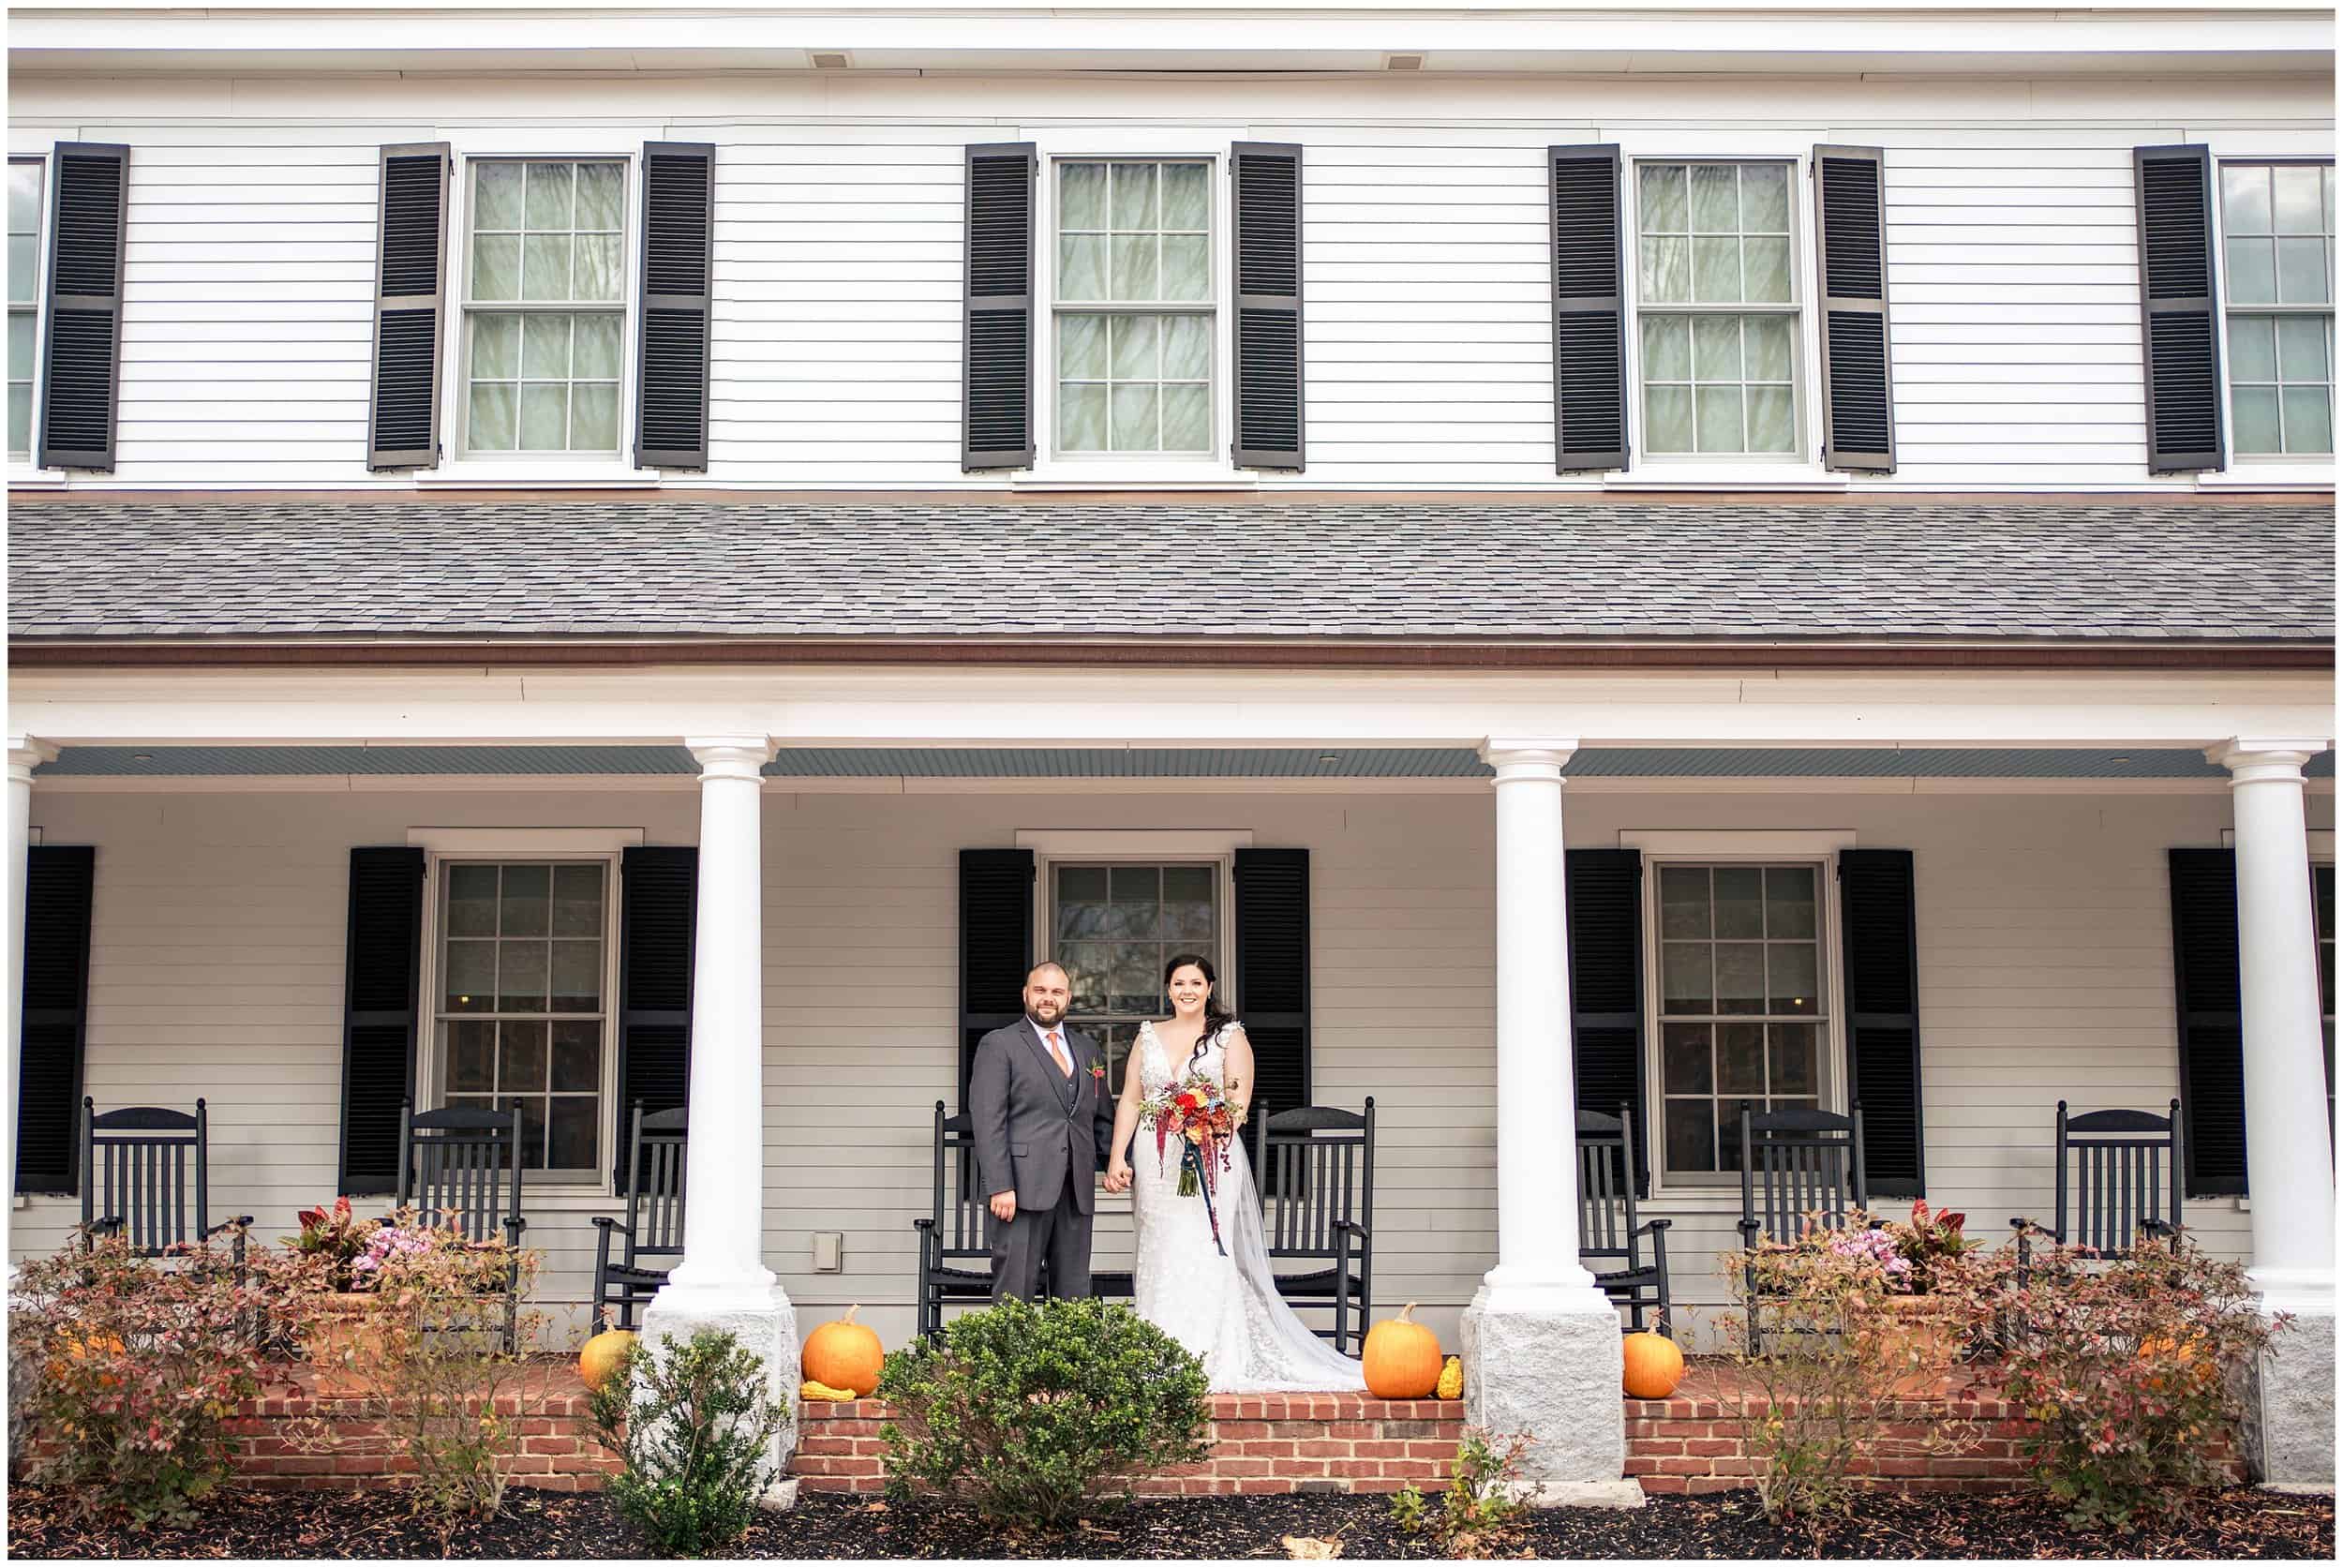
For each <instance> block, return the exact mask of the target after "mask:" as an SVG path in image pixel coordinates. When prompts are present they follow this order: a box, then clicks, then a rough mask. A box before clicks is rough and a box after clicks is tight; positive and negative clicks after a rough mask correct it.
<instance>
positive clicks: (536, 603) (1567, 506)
mask: <svg viewBox="0 0 2343 1568" xmlns="http://www.w3.org/2000/svg"><path fill="white" fill-rule="evenodd" d="M18 501H19V503H18V504H17V505H16V506H15V507H14V508H13V514H12V515H11V517H10V520H9V535H10V546H11V547H10V550H9V568H8V579H9V601H8V624H9V632H10V635H11V636H12V637H13V638H14V639H16V640H17V641H18V642H19V643H20V644H52V645H63V644H72V643H93V642H144V641H149V640H153V639H179V640H182V641H187V640H193V641H210V642H224V641H230V640H233V641H238V642H246V641H251V640H267V641H287V642H291V641H300V642H316V641H320V640H357V639H366V640H373V641H384V640H389V641H397V642H407V641H410V640H414V641H439V642H445V641H454V640H474V641H484V640H485V641H489V642H500V641H513V642H530V643H550V642H565V641H566V642H575V641H581V640H589V639H598V638H630V639H644V638H652V639H676V640H685V639H692V640H698V639H727V638H740V639H745V638H760V637H761V638H807V639H836V640H838V641H839V642H840V643H841V644H843V645H848V646H858V645H866V644H871V643H874V642H879V641H884V640H888V639H897V640H921V641H926V642H930V643H933V642H946V643H954V644H974V643H977V642H985V641H994V640H1009V641H1031V642H1040V641H1044V640H1052V639H1055V640H1063V639H1073V640H1077V641H1081V642H1084V643H1097V642H1105V641H1111V640H1114V641H1127V640H1139V641H1142V642H1145V641H1154V642H1164V641H1171V640H1191V639H1203V640H1217V639H1246V640H1249V641H1254V642H1258V643H1268V644H1272V645H1276V644H1295V643H1307V642H1313V641H1320V642H1322V641H1346V640H1349V641H1366V642H1369V643H1399V642H1409V643H1425V642H1443V643H1455V642H1469V641H1508V642H1530V643H1558V644H1569V643H1578V642H1586V643H1594V642H1609V643H1618V642H1626V643H1635V642H1694V643H1699V642H1718V643H1740V642H1749V641H1765V642H1768V643H1776V644H1780V643H1828V642H1834V641H1835V642H1849V643H1873V644H1875V643H1880V642H1903V641H1919V642H1939V641H1972V642H1974V641H1985V642H2009V643H2039V642H2044V641H2051V642H2064V643H2075V642H2093V643H2105V642H2117V641H2120V642H2131V643H2142V642H2144V643H2154V644H2164V645H2171V644H2200V645H2201V644H2208V643H2227V644H2238V643H2249V644H2262V645H2283V644H2292V645H2297V646H2305V645H2309V646H2318V645H2326V644H2330V643H2331V642H2332V639H2333V632H2334V621H2335V571H2334V555H2333V551H2334V537H2335V512H2334V508H2333V505H2332V503H2330V502H2325V501H2319V502H2313V503H2298V502H2294V501H2285V502H2278V501H2272V500H2256V501H2251V502H2244V501H2237V500H2225V501H2217V502H2207V501H2184V502H2174V501H2160V500H2128V501H2104V502H2100V501H2074V500H2063V501H2057V502H2046V501H2043V500H2031V499H2023V498H2017V497H2011V498H2007V499H2000V498H1971V499H1966V500H1943V499H1937V500H1918V501H1907V500H1869V499H1865V500H1827V501H1822V502H1812V501H1798V502H1780V501H1767V502H1756V501H1749V502H1742V501H1718V500H1706V501H1700V502H1697V503H1690V502H1683V503H1679V502H1670V501H1666V500H1643V499H1638V500H1609V499H1597V500H1567V499H1564V500H1522V499H1520V498H1516V497H1493V498H1487V499H1481V500H1476V499H1473V498H1470V497H1462V498H1441V499H1440V500H1423V501H1403V500H1356V501H1352V500H1339V499H1307V500H1285V499H1276V500H1252V501H1247V500H1216V499H1197V500H1130V501H1097V500H1082V501H1079V502H1075V501H1065V500H1025V499H1022V498H1021V499H1017V500H1007V501H1003V500H976V499H971V500H937V499H933V498H929V499H919V500H905V501H901V502H896V501H888V502H885V503H879V502H873V501H866V500H855V501H829V500H806V499H784V500H756V499H731V498H714V499H680V500H679V499H667V498H660V499H643V500H629V499H621V498H610V497H596V498H593V499H587V500H555V499H548V498H545V497H544V496H542V495H530V496H525V497H521V498H519V499H510V498H498V499H480V498H467V499H447V498H442V497H438V496H424V497H420V498H415V499H365V500H356V499H349V498H328V499H320V498H302V497H286V498H282V499H250V498H236V499H222V500H175V499H174V500H156V501H140V500H122V499H120V498H118V497H117V498H114V499H110V500H98V501H92V500H74V499H70V498H67V499H54V500H49V499H44V500H37V501H35V500H29V499H28V498H18Z"/></svg>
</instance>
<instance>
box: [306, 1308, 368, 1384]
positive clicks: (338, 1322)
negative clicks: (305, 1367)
mask: <svg viewBox="0 0 2343 1568" xmlns="http://www.w3.org/2000/svg"><path fill="white" fill-rule="evenodd" d="M310 1307H311V1311H312V1313H313V1314H314V1315H313V1316H312V1318H311V1320H310V1322H309V1329H308V1333H307V1335H306V1339H305V1348H306V1351H307V1352H308V1357H309V1366H310V1370H311V1371H312V1373H313V1374H314V1375H315V1376H316V1378H317V1396H318V1397H319V1398H321V1399H357V1398H363V1397H365V1396H367V1395H370V1394H379V1393H381V1388H382V1384H381V1378H380V1376H379V1369H380V1367H381V1365H382V1359H383V1352H382V1342H383V1329H382V1324H381V1308H382V1298H381V1297H380V1296H377V1295H374V1294H372V1293H370V1292H364V1291H346V1292H336V1293H335V1294H333V1295H324V1296H318V1297H316V1298H314V1299H313V1301H312V1302H311V1304H310Z"/></svg>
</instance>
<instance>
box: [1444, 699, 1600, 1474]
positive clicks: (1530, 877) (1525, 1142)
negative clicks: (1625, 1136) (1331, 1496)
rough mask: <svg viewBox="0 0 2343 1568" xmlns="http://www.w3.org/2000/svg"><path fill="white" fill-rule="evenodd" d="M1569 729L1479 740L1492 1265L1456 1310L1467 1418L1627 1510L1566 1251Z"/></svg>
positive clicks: (1587, 1278) (1570, 1162)
mask: <svg viewBox="0 0 2343 1568" xmlns="http://www.w3.org/2000/svg"><path fill="white" fill-rule="evenodd" d="M1576 749H1577V742H1576V741H1574V740H1560V739H1491V740H1489V741H1488V742H1487V744H1485V746H1484V747H1483V748H1482V752H1481V754H1482V756H1483V757H1484V759H1485V760H1486V761H1487V762H1488V764H1489V765H1490V767H1492V768H1493V769H1495V770H1496V788H1497V1266H1496V1267H1495V1268H1492V1269H1491V1270H1489V1272H1488V1274H1487V1276H1486V1277H1485V1279H1484V1281H1483V1283H1482V1286H1481V1289H1480V1292H1478V1293H1477V1294H1476V1295H1475V1296H1474V1297H1473V1300H1472V1305H1471V1306H1470V1307H1468V1308H1467V1309H1466V1311H1465V1316H1464V1366H1465V1419H1466V1420H1467V1421H1468V1422H1470V1423H1471V1424H1473V1425H1475V1426H1485V1427H1487V1428H1488V1429H1489V1430H1492V1431H1498V1432H1521V1433H1525V1434H1527V1435H1528V1436H1529V1437H1530V1440H1531V1446H1530V1452H1529V1454H1528V1456H1527V1461H1528V1462H1527V1464H1526V1467H1525V1474H1526V1478H1527V1479H1528V1480H1529V1481H1530V1483H1531V1484H1532V1485H1533V1486H1534V1487H1535V1488H1536V1497H1537V1501H1541V1502H1546V1503H1595V1504H1604V1505H1610V1506H1625V1507H1634V1506H1637V1505H1639V1504H1640V1503H1641V1502H1642V1501H1643V1491H1642V1488H1641V1487H1640V1486H1637V1485H1636V1484H1635V1483H1634V1482H1632V1481H1627V1480H1623V1479H1622V1478H1621V1475H1620V1471H1622V1469H1623V1468H1624V1463H1625V1459H1626V1438H1625V1426H1624V1417H1623V1414H1622V1410H1623V1407H1622V1406H1621V1404H1620V1396H1619V1314H1618V1312H1617V1310H1616V1309H1615V1308H1613V1307H1612V1306H1611V1303H1610V1301H1609V1300H1608V1299H1607V1298H1606V1297H1605V1296H1604V1294H1603V1292H1602V1291H1600V1290H1599V1289H1597V1288H1596V1286H1595V1283H1594V1276H1593V1275H1592V1274H1590V1273H1589V1272H1588V1270H1587V1268H1586V1266H1585V1265H1584V1264H1583V1263H1581V1262H1579V1261H1578V1210H1577V1194H1576V1192H1575V1191H1574V1185H1573V1184H1574V1180H1575V1176H1574V1171H1575V1160H1574V1154H1573V1151H1574V1147H1575V1138H1576V1101H1577V1097H1576V1093H1575V1087H1574V1084H1575V1075H1574V1071H1573V1068H1572V1065H1571V1010H1570V975H1569V965H1568V963H1567V960H1566V954H1567V950H1568V948H1567V943H1568V923H1569V916H1568V909H1569V905H1568V902H1567V900H1566V897H1565V894H1564V888H1563V876H1564V859H1563V854H1562V765H1563V764H1564V763H1566V762H1568V761H1569V760H1570V757H1571V754H1572V753H1574V751H1575V750H1576Z"/></svg>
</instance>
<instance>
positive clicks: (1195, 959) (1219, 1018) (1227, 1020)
mask: <svg viewBox="0 0 2343 1568" xmlns="http://www.w3.org/2000/svg"><path fill="white" fill-rule="evenodd" d="M1191 963H1192V964H1194V965H1195V966H1196V967H1197V968H1199V969H1201V970H1202V971H1203V973H1204V983H1205V984H1207V985H1209V986H1210V987H1212V989H1211V990H1210V991H1208V992H1206V993H1204V1030H1203V1033H1201V1034H1200V1035H1198V1036H1197V1037H1196V1049H1195V1050H1194V1051H1193V1052H1191V1053H1189V1056H1188V1060H1190V1061H1194V1060H1195V1059H1196V1058H1197V1057H1199V1056H1201V1055H1202V1054H1203V1053H1204V1047H1205V1046H1207V1045H1209V1044H1211V1043H1212V1037H1213V1036H1215V1035H1216V1034H1218V1033H1219V1032H1220V1031H1221V1030H1222V1029H1223V1028H1225V1027H1227V1026H1228V1025H1229V1024H1231V1023H1235V1022H1236V1014H1234V1013H1232V1012H1231V1011H1230V1010H1229V1009H1228V1008H1225V1007H1222V1006H1221V1005H1220V977H1219V975H1217V974H1216V973H1215V972H1214V970H1213V967H1212V960H1210V959H1208V958H1206V957H1205V956H1204V955H1203V954H1201V953H1178V954H1175V955H1173V957H1172V959H1171V963H1167V964H1165V965H1164V966H1163V988H1164V989H1165V990H1166V991H1169V990H1171V977H1172V976H1174V975H1176V974H1178V973H1179V972H1180V971H1181V970H1182V969H1184V968H1186V967H1187V966H1188V965H1189V964H1191Z"/></svg>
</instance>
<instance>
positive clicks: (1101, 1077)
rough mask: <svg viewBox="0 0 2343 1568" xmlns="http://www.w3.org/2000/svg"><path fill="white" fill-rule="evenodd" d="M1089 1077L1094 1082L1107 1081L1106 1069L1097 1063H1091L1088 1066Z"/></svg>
mask: <svg viewBox="0 0 2343 1568" xmlns="http://www.w3.org/2000/svg"><path fill="white" fill-rule="evenodd" d="M1090 1076H1091V1078H1092V1079H1093V1080H1094V1081H1095V1082H1097V1083H1105V1082H1106V1081H1107V1069H1106V1068H1104V1067H1101V1066H1100V1065H1099V1064H1098V1063H1097V1062H1093V1063H1091V1064H1090Z"/></svg>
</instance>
